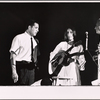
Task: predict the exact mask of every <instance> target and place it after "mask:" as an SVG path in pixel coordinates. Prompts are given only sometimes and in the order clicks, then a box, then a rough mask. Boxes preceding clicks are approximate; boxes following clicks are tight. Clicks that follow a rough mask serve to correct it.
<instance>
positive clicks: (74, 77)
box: [49, 28, 86, 85]
mask: <svg viewBox="0 0 100 100" xmlns="http://www.w3.org/2000/svg"><path fill="white" fill-rule="evenodd" d="M75 37H76V31H75V30H73V29H71V28H68V29H67V30H66V32H65V34H64V41H62V42H60V43H59V44H58V45H57V46H56V48H55V49H54V50H53V51H52V52H51V53H50V61H49V74H50V75H52V74H54V70H53V67H55V68H57V67H59V66H57V65H55V66H54V65H53V63H52V61H53V60H52V59H53V58H54V56H55V55H56V54H58V53H59V52H60V51H67V50H68V49H69V48H71V47H72V46H73V44H75ZM82 52H83V46H82V45H81V44H79V45H77V46H74V47H73V48H72V49H71V50H69V51H68V54H69V55H70V54H74V53H76V54H75V55H73V56H71V57H69V58H68V59H65V60H64V61H63V62H62V64H61V65H60V66H61V69H60V70H59V71H58V72H59V73H58V74H57V81H56V85H81V80H80V74H79V70H81V71H83V70H85V63H86V61H85V57H84V54H80V53H82ZM77 53H79V54H77ZM65 62H66V63H65ZM58 63H59V62H58ZM61 78H62V79H61ZM64 78H65V79H64ZM67 78H70V80H67Z"/></svg>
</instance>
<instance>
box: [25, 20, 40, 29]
mask: <svg viewBox="0 0 100 100" xmlns="http://www.w3.org/2000/svg"><path fill="white" fill-rule="evenodd" d="M34 23H39V22H38V21H37V20H33V19H31V20H29V21H27V22H26V29H27V28H28V26H31V27H32V26H34Z"/></svg>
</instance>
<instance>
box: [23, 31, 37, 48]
mask: <svg viewBox="0 0 100 100" xmlns="http://www.w3.org/2000/svg"><path fill="white" fill-rule="evenodd" d="M25 35H27V37H29V38H30V40H31V37H32V40H33V49H34V48H35V47H36V46H37V43H36V41H35V39H34V37H33V36H30V35H29V34H28V33H27V32H25Z"/></svg>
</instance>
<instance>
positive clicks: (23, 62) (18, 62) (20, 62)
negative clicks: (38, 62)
mask: <svg viewBox="0 0 100 100" xmlns="http://www.w3.org/2000/svg"><path fill="white" fill-rule="evenodd" d="M16 63H17V64H34V62H28V61H24V60H23V61H16Z"/></svg>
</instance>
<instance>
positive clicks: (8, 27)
mask: <svg viewBox="0 0 100 100" xmlns="http://www.w3.org/2000/svg"><path fill="white" fill-rule="evenodd" d="M99 17H100V3H74V2H73V3H42V2H41V3H0V85H12V84H13V83H12V79H11V66H10V53H9V49H10V47H11V43H12V39H13V38H14V36H15V35H17V34H20V33H22V32H24V31H25V28H24V26H25V23H26V21H28V20H30V19H36V20H38V21H39V25H40V28H39V30H40V31H39V33H38V35H37V36H36V37H37V38H38V39H39V42H40V52H41V56H40V57H39V68H40V70H38V71H37V72H36V80H38V79H40V78H42V77H44V76H47V75H48V61H49V54H50V52H51V51H52V50H53V49H54V48H55V46H56V45H57V44H58V43H59V42H61V41H62V40H63V35H64V32H65V30H66V29H67V27H69V26H73V27H75V29H76V32H77V40H82V44H83V46H84V51H85V57H86V61H87V63H86V66H85V67H86V69H85V71H83V72H81V73H80V74H81V80H82V85H86V86H87V85H91V81H93V80H95V79H96V78H97V65H96V63H97V62H96V63H95V62H94V61H93V60H92V57H91V55H92V56H93V55H95V54H96V53H95V50H96V49H97V44H98V41H99V35H97V34H96V33H95V30H94V27H95V24H96V21H97V20H98V18H99ZM86 31H88V33H89V46H88V48H89V51H86V50H85V32H86ZM90 54H91V55H90Z"/></svg>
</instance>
